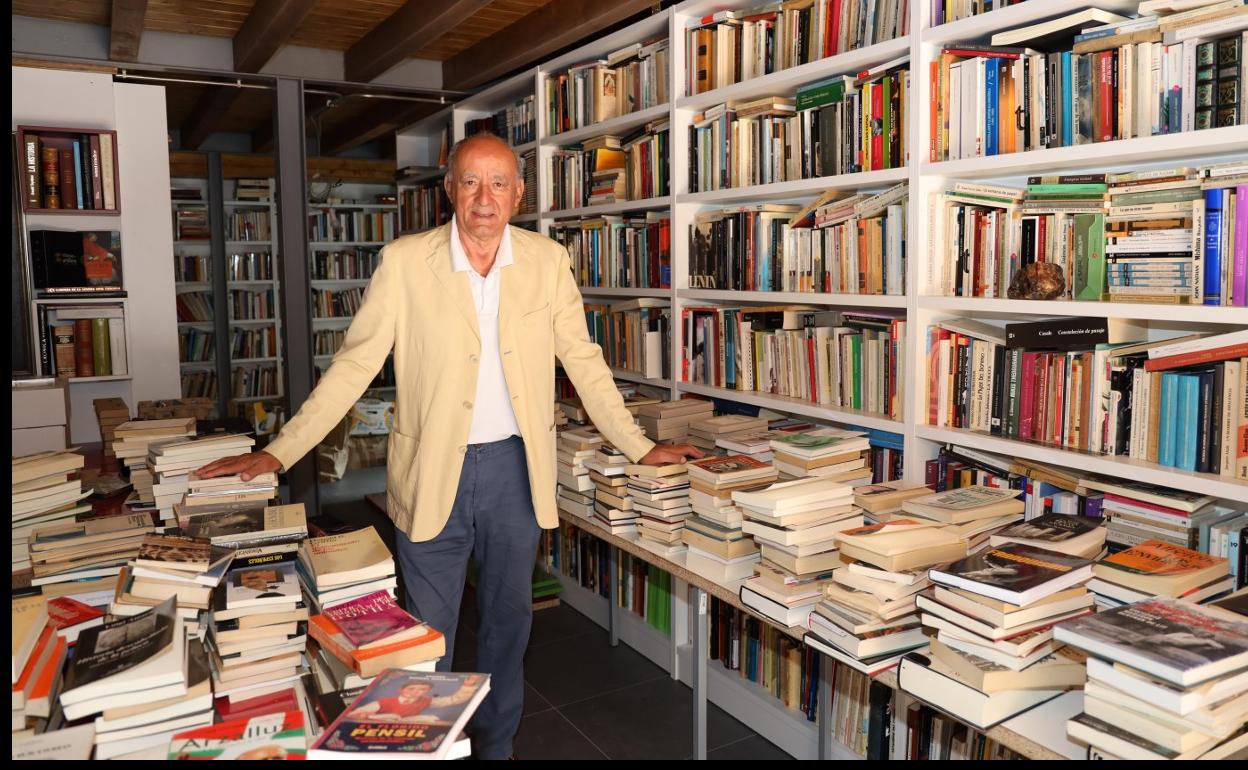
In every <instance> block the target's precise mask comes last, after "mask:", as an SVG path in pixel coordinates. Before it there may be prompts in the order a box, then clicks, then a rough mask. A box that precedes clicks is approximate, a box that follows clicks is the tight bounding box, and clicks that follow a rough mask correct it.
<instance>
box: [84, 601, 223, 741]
mask: <svg viewBox="0 0 1248 770" xmlns="http://www.w3.org/2000/svg"><path fill="white" fill-rule="evenodd" d="M187 680H188V647H187V642H186V634H185V631H184V629H183V625H182V620H181V619H180V618H179V617H178V616H177V613H176V612H175V610H174V602H173V600H172V599H170V600H168V601H166V602H164V603H162V604H161V605H159V606H157V607H153V608H151V609H149V610H147V611H146V612H143V613H141V614H139V615H135V616H133V617H126V618H120V619H116V620H112V621H109V622H107V623H105V624H103V625H101V626H99V627H97V628H91V629H88V630H86V631H84V632H83V633H82V634H81V635H80V636H79V637H78V645H77V649H76V650H75V652H74V658H73V660H72V661H71V662H70V664H69V666H68V667H67V669H66V671H65V679H64V683H63V687H62V690H61V696H60V704H61V708H62V710H63V711H64V715H65V719H66V720H68V721H73V720H77V719H81V718H83V717H86V716H90V715H92V714H100V713H101V712H104V711H106V710H109V709H118V708H127V709H138V713H143V712H144V711H146V712H147V713H148V714H149V716H151V717H152V721H146V720H145V719H144V720H135V722H136V724H134V725H133V726H129V723H126V724H127V725H128V726H126V727H124V728H122V727H120V726H119V725H117V724H116V721H117V720H102V721H104V723H105V726H107V727H111V728H113V729H110V730H106V731H104V733H103V737H101V736H100V735H97V736H96V749H95V758H96V759H111V758H114V757H122V756H125V755H127V754H131V753H134V752H137V751H141V750H143V749H147V748H151V747H152V746H157V745H164V744H167V743H168V741H169V738H170V737H171V736H172V735H173V734H174V733H175V732H180V731H181V730H183V729H186V728H187V727H192V726H198V725H207V724H211V723H212V710H211V708H208V709H200V710H199V711H197V712H194V713H192V714H191V715H189V716H188V715H185V714H181V715H179V716H176V717H167V716H165V715H160V716H155V714H154V712H156V711H157V709H158V708H159V707H158V706H157V705H156V704H161V703H162V702H164V701H168V700H170V699H177V698H183V697H185V696H186V695H187V692H188V682H187ZM139 707H146V708H139ZM110 722H111V724H110ZM97 731H98V727H97Z"/></svg>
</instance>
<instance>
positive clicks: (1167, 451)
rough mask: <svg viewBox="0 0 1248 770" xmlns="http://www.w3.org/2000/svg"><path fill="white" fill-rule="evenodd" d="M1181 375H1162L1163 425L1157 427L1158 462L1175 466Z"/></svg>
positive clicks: (1161, 420)
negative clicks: (1176, 420)
mask: <svg viewBox="0 0 1248 770" xmlns="http://www.w3.org/2000/svg"><path fill="white" fill-rule="evenodd" d="M1178 400H1179V375H1178V374H1175V373H1174V372H1166V373H1164V374H1162V375H1161V418H1160V422H1161V424H1160V425H1158V426H1157V430H1158V431H1159V435H1158V438H1157V462H1159V463H1161V464H1162V465H1169V466H1172V467H1173V466H1174V455H1175V452H1174V449H1175V447H1174V427H1175V426H1174V420H1175V415H1176V414H1177V413H1178V409H1177V407H1178Z"/></svg>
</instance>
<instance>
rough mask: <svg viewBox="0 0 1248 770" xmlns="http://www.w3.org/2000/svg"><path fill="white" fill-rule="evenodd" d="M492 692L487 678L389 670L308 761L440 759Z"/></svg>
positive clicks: (328, 733)
mask: <svg viewBox="0 0 1248 770" xmlns="http://www.w3.org/2000/svg"><path fill="white" fill-rule="evenodd" d="M489 689H490V678H489V675H488V674H453V673H417V672H413V671H404V670H402V669H391V670H389V671H386V672H385V673H383V674H382V675H381V676H378V677H377V679H375V680H374V681H373V683H372V684H371V685H369V687H368V689H367V690H365V691H364V692H363V693H361V694H360V697H359V698H357V699H356V700H355V702H353V703H352V704H351V705H350V706H348V707H347V710H346V711H344V712H343V714H342V715H341V716H340V717H338V719H336V720H335V721H334V723H333V724H331V725H330V726H329V727H328V728H326V730H325V733H324V734H323V735H322V736H321V737H320V739H318V740H317V742H316V743H315V744H313V746H312V749H311V750H310V751H309V753H308V758H309V759H349V758H352V757H364V756H366V755H369V754H380V755H388V756H390V757H396V758H397V757H400V756H401V757H407V758H411V759H416V758H421V759H443V758H444V757H445V756H446V755H447V754H448V753H449V752H450V750H451V746H452V744H453V743H454V742H455V740H456V739H457V738H458V737H459V733H460V731H461V730H463V728H464V725H466V724H467V723H468V720H469V718H471V717H472V714H473V712H474V711H476V709H477V706H479V705H480V703H481V701H482V700H484V699H485V696H486V694H487V693H488V692H489Z"/></svg>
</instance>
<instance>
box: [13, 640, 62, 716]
mask: <svg viewBox="0 0 1248 770" xmlns="http://www.w3.org/2000/svg"><path fill="white" fill-rule="evenodd" d="M55 634H56V629H54V628H52V626H48V625H45V626H44V627H43V631H42V632H40V634H39V639H38V641H36V642H35V647H34V649H32V650H31V651H30V657H29V658H27V659H26V666H25V667H24V668H22V674H21V676H19V677H18V678H17V683H16V684H14V685H13V703H14V704H15V708H23V706H22V704H24V703H25V702H26V699H27V698H28V697H29V695H30V693H31V690H32V687H31V684H32V682H33V681H34V680H35V679H36V678H37V672H38V671H39V666H40V664H41V663H42V661H43V658H45V657H46V656H47V654H48V651H49V650H50V649H52V647H53V645H52V644H51V639H53V638H54V636H55ZM18 693H21V697H20V698H19V697H18Z"/></svg>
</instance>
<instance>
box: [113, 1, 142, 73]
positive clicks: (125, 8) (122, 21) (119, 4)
mask: <svg viewBox="0 0 1248 770" xmlns="http://www.w3.org/2000/svg"><path fill="white" fill-rule="evenodd" d="M146 18H147V0H113V8H112V16H111V19H110V22H109V33H108V58H109V60H111V61H138V58H139V42H140V41H141V40H142V39H143V22H144V20H145V19H146Z"/></svg>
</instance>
